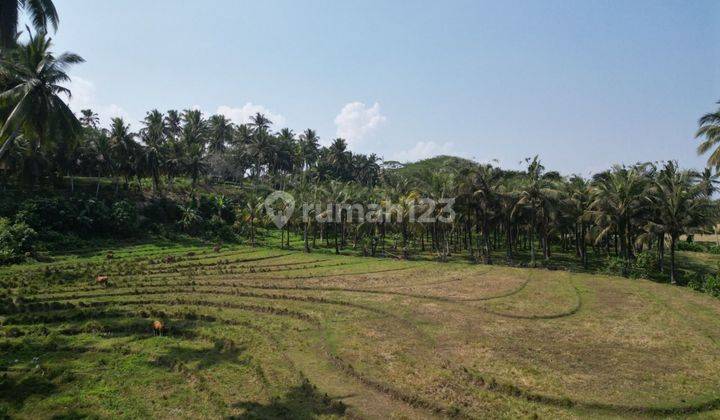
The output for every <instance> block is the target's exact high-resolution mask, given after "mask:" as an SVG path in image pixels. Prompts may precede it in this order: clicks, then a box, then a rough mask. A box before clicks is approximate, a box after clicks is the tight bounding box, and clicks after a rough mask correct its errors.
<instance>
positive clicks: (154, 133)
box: [140, 109, 166, 192]
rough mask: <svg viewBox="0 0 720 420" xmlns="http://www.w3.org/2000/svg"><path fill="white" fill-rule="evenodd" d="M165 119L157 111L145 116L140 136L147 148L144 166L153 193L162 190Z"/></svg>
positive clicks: (144, 150)
mask: <svg viewBox="0 0 720 420" xmlns="http://www.w3.org/2000/svg"><path fill="white" fill-rule="evenodd" d="M165 133H166V126H165V119H164V117H163V114H162V113H161V112H160V111H158V110H157V109H153V110H152V111H150V112H148V113H147V115H145V119H144V120H143V128H142V129H141V130H140V136H141V138H142V141H143V143H145V147H144V148H143V149H142V151H143V155H144V159H143V166H144V168H145V170H146V171H148V172H149V173H150V177H151V178H152V185H153V192H158V191H159V190H160V168H162V166H163V154H164V153H163V151H164V146H165Z"/></svg>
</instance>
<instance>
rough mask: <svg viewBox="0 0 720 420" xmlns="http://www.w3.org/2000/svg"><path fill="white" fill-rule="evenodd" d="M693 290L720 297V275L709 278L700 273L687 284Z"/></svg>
mask: <svg viewBox="0 0 720 420" xmlns="http://www.w3.org/2000/svg"><path fill="white" fill-rule="evenodd" d="M687 286H688V287H690V288H691V289H694V290H697V291H698V292H705V293H708V294H711V295H713V296H715V297H720V274H712V275H709V276H706V275H703V274H700V273H698V274H697V275H696V276H694V277H693V278H692V279H691V280H690V281H689V282H688V284H687Z"/></svg>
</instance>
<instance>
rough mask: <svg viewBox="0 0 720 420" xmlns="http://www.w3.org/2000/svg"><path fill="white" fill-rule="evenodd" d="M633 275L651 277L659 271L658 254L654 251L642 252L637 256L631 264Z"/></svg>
mask: <svg viewBox="0 0 720 420" xmlns="http://www.w3.org/2000/svg"><path fill="white" fill-rule="evenodd" d="M630 271H631V273H630V275H631V276H632V277H636V278H637V277H639V278H641V279H649V278H651V277H652V276H653V274H655V273H657V271H658V256H657V254H656V253H655V252H653V251H644V252H640V253H638V254H637V255H636V256H635V261H633V263H632V266H631V270H630Z"/></svg>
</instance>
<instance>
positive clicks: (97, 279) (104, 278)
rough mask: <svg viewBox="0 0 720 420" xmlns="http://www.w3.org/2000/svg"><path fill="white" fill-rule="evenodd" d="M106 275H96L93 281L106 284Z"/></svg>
mask: <svg viewBox="0 0 720 420" xmlns="http://www.w3.org/2000/svg"><path fill="white" fill-rule="evenodd" d="M107 281H108V276H97V277H95V283H97V284H102V285H107Z"/></svg>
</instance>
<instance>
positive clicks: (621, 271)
mask: <svg viewBox="0 0 720 420" xmlns="http://www.w3.org/2000/svg"><path fill="white" fill-rule="evenodd" d="M605 272H606V273H608V274H612V275H615V276H627V275H628V272H629V270H628V264H627V263H626V262H625V260H623V259H622V258H620V257H610V258H608V260H607V263H606V264H605Z"/></svg>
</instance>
